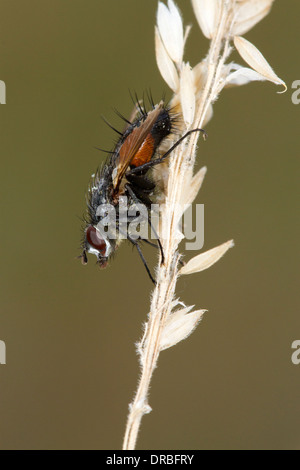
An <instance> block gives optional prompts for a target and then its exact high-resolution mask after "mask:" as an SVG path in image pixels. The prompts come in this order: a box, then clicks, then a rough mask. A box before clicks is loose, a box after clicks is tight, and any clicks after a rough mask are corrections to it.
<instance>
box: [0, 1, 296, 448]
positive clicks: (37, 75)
mask: <svg viewBox="0 0 300 470" xmlns="http://www.w3.org/2000/svg"><path fill="white" fill-rule="evenodd" d="M178 4H179V6H180V8H181V11H182V13H183V17H184V20H185V24H187V23H192V24H193V29H192V32H191V35H190V38H189V41H188V46H187V49H186V55H185V57H186V59H187V60H189V61H190V63H191V64H192V65H195V64H196V63H197V62H198V61H199V60H200V59H201V58H203V57H204V56H205V54H206V52H207V48H208V41H207V40H206V39H205V38H204V37H203V36H202V34H201V32H200V30H199V28H198V26H197V23H196V20H195V18H194V17H193V12H192V8H191V6H190V3H189V2H188V1H183V0H178ZM156 7H157V2H156V1H150V0H147V1H146V0H144V1H140V0H126V1H121V0H85V1H83V0H51V1H49V0H42V1H41V0H27V1H26V2H23V1H21V0H11V1H9V2H8V1H5V0H0V11H1V14H0V79H1V80H4V81H5V83H6V87H7V90H6V91H7V104H6V105H5V106H1V108H0V135H1V144H0V145H1V176H0V177H1V184H0V189H1V220H2V223H1V248H2V254H1V268H0V269H1V300H0V302H1V316H0V339H1V340H4V341H5V343H6V348H7V364H6V365H0V384H1V385H0V387H1V391H0V396H1V398H0V446H1V448H2V449H20V448H23V449H42V448H46V449H79V448H82V449H92V448H99V449H118V448H120V446H121V443H122V437H123V432H124V429H125V421H126V416H127V406H128V403H129V402H130V401H131V399H132V396H133V392H134V391H135V388H136V383H137V378H138V375H139V371H138V366H137V357H136V355H135V346H134V343H135V342H136V341H137V340H138V339H139V338H140V336H141V324H142V323H143V322H144V321H145V319H146V314H147V312H148V308H149V296H150V292H151V283H150V281H149V280H148V278H147V275H146V273H145V271H144V268H143V265H142V263H141V261H140V259H139V257H138V255H137V253H135V252H133V250H132V248H131V247H130V246H129V245H127V244H124V245H123V246H122V248H120V250H119V252H118V254H117V256H116V259H115V260H114V261H113V262H112V263H111V266H110V267H109V268H108V269H107V270H106V271H101V270H99V269H98V267H97V266H96V265H95V258H94V257H92V256H91V257H90V263H89V264H88V266H86V267H83V266H82V265H81V264H80V262H79V261H77V260H76V259H75V257H76V256H77V255H78V254H79V242H80V236H81V233H80V225H81V222H80V220H79V218H78V217H80V216H81V215H82V213H83V211H84V209H85V191H86V188H87V184H88V181H89V177H90V175H91V173H93V172H94V170H95V169H96V167H97V166H98V165H99V163H100V162H101V161H102V160H103V158H104V157H103V155H102V154H100V153H99V152H98V151H97V150H95V148H94V147H95V146H100V147H102V148H108V149H110V148H111V147H112V142H113V140H114V139H115V135H114V133H113V132H112V131H111V130H110V129H109V128H108V127H107V126H106V125H105V124H104V122H103V121H102V119H101V115H105V117H106V118H107V119H108V120H109V121H110V122H112V124H114V125H115V126H117V127H119V128H120V127H122V124H121V123H120V120H119V118H118V117H117V116H116V115H115V114H114V112H113V110H112V108H113V107H117V108H118V110H119V111H120V112H122V113H123V114H125V115H127V116H129V114H130V112H131V110H132V102H131V99H130V97H129V93H128V90H129V89H130V90H133V91H136V92H137V93H138V94H139V95H141V94H142V92H143V91H144V90H146V89H147V88H149V87H150V88H151V90H152V93H153V96H154V98H155V100H156V101H158V100H160V98H161V96H162V93H163V91H166V90H167V86H166V85H165V83H164V82H163V80H162V78H161V77H160V75H159V72H158V70H157V67H156V62H155V56H154V35H153V28H154V21H155V14H156ZM299 15H300V3H299V2H296V1H289V2H287V1H285V2H284V1H279V0H278V1H276V2H275V4H274V6H273V9H272V11H271V14H270V15H269V16H268V17H266V18H265V19H264V20H263V21H262V22H261V23H259V24H258V25H257V26H256V27H255V28H254V29H253V30H251V31H250V32H249V33H247V35H246V37H247V39H249V40H250V41H252V42H253V43H254V44H255V45H256V46H257V47H258V48H259V49H260V50H261V51H262V53H263V54H264V55H265V57H266V58H267V60H268V61H269V62H270V64H271V65H272V66H273V67H274V69H275V71H276V72H277V73H278V75H279V76H280V77H281V78H282V79H284V80H285V81H286V83H287V85H288V86H289V90H288V91H287V93H285V94H282V95H280V94H277V93H276V92H277V91H279V90H280V89H281V88H280V87H278V88H277V87H276V86H275V85H273V84H271V83H268V82H262V83H253V84H251V85H248V86H245V87H240V88H234V89H229V90H225V91H224V92H223V93H222V94H221V97H220V99H219V100H218V102H217V103H216V104H215V106H214V113H215V114H214V117H213V119H212V121H211V122H210V123H209V124H208V125H207V128H206V129H207V132H208V133H209V139H208V140H207V142H206V143H205V145H201V155H200V152H199V156H198V168H199V167H200V165H207V167H208V173H207V176H206V179H205V182H204V185H203V188H202V190H201V192H200V195H199V197H198V199H197V202H199V203H204V204H205V246H204V249H209V248H212V247H214V246H216V245H218V244H220V243H222V242H224V241H226V240H228V239H231V238H234V240H235V244H236V246H235V248H234V249H232V250H230V251H229V252H228V253H227V255H226V256H225V257H224V258H223V259H222V260H221V261H220V262H219V263H218V264H216V265H215V266H213V267H212V268H211V269H209V270H207V271H204V272H202V273H199V274H196V275H193V276H190V277H188V276H187V277H185V278H182V279H181V280H180V282H179V284H178V290H177V293H178V295H180V297H181V298H182V299H183V300H184V301H185V302H186V303H188V304H191V303H192V304H195V305H196V306H197V308H206V309H208V313H207V314H206V315H205V317H204V319H203V321H202V323H201V324H200V326H199V327H198V328H197V329H196V331H195V332H194V333H193V334H192V336H191V337H190V338H189V339H188V340H186V341H183V342H182V343H180V344H178V345H177V346H176V347H174V348H172V349H169V350H167V351H164V352H163V353H162V355H161V356H160V359H159V366H158V368H157V369H156V371H155V375H154V378H153V382H152V387H151V394H150V400H149V403H150V405H151V407H152V408H153V412H152V413H151V414H150V415H148V416H146V417H145V418H144V419H143V422H142V428H141V432H140V435H139V440H138V448H139V449H280V448H282V449H300V429H299V411H300V409H299V408H300V403H299V386H300V365H298V366H297V365H293V364H292V362H291V354H292V352H293V350H292V349H291V344H292V342H293V341H294V340H295V339H300V321H299V283H298V272H299V268H298V266H299V261H300V260H299V250H298V249H297V247H298V240H299V222H298V213H299V205H298V201H299V191H298V188H299V169H300V163H299V116H300V106H296V105H294V104H292V101H291V95H292V91H294V90H292V89H291V88H290V86H291V83H292V82H293V81H294V80H297V79H300V68H299V54H298V52H297V51H298V45H299V21H298V20H299ZM232 57H233V59H235V60H238V56H237V54H234V55H233V56H232ZM240 63H243V62H242V60H240ZM167 96H168V98H170V97H171V94H170V92H169V91H168V93H167ZM145 253H146V256H147V257H148V258H149V259H150V260H151V261H150V264H151V265H152V266H153V263H154V262H155V257H156V256H155V254H154V253H153V252H152V250H151V249H150V250H149V249H145ZM189 256H191V253H187V256H186V259H187V258H188V257H189Z"/></svg>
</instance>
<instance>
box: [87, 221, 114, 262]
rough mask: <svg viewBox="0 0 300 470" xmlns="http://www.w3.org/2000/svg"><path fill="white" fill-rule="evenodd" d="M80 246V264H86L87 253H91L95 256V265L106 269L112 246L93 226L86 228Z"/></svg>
mask: <svg viewBox="0 0 300 470" xmlns="http://www.w3.org/2000/svg"><path fill="white" fill-rule="evenodd" d="M82 245H83V251H82V255H81V261H82V264H87V262H88V257H87V253H92V254H94V255H96V256H97V264H98V265H99V266H100V268H106V267H107V264H108V259H109V257H110V255H111V254H112V251H113V245H112V243H111V241H110V240H109V239H108V238H107V237H105V236H104V235H103V234H101V232H100V231H99V230H98V229H97V227H94V226H93V225H88V226H87V228H86V230H85V233H84V240H83V244H82Z"/></svg>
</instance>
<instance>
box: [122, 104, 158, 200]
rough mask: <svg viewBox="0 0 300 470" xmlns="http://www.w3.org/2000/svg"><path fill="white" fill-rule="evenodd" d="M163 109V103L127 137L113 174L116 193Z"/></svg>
mask: <svg viewBox="0 0 300 470" xmlns="http://www.w3.org/2000/svg"><path fill="white" fill-rule="evenodd" d="M162 109H163V103H162V102H161V103H159V104H158V105H157V106H156V108H155V109H153V110H152V111H150V112H149V113H148V115H147V118H146V119H145V121H144V122H142V123H141V124H140V125H139V126H138V127H135V128H134V129H133V131H132V132H131V133H130V134H129V135H128V136H127V137H126V139H125V140H124V142H123V144H122V145H121V147H120V150H119V155H118V157H117V159H116V167H115V169H114V172H113V186H114V190H115V191H116V190H117V189H118V188H119V186H120V184H121V181H122V178H123V177H124V175H125V173H126V170H127V168H128V167H129V165H130V164H131V162H132V160H133V159H134V156H135V154H136V153H137V152H138V150H139V148H140V147H141V145H142V144H143V142H144V141H145V139H146V138H147V136H148V135H149V134H150V132H151V129H152V127H153V125H154V123H155V121H156V120H157V118H158V116H159V114H160V112H161V110H162Z"/></svg>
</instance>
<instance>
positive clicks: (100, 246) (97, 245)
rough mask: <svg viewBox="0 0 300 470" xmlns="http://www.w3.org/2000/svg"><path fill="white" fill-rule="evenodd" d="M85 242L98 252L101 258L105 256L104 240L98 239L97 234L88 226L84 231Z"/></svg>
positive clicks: (93, 228)
mask: <svg viewBox="0 0 300 470" xmlns="http://www.w3.org/2000/svg"><path fill="white" fill-rule="evenodd" d="M86 241H87V242H88V244H89V245H91V247H92V248H94V249H95V250H97V251H99V252H100V253H101V254H102V255H103V256H105V251H106V243H105V240H103V239H102V238H100V236H99V232H98V231H97V230H96V229H95V227H93V226H92V225H90V226H89V227H88V228H87V231H86Z"/></svg>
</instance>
